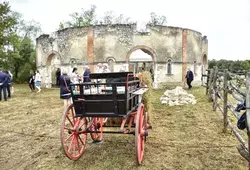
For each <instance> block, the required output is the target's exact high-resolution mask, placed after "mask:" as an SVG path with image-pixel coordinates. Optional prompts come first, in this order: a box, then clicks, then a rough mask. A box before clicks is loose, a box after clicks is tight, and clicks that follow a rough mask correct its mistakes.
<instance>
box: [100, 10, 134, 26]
mask: <svg viewBox="0 0 250 170" xmlns="http://www.w3.org/2000/svg"><path fill="white" fill-rule="evenodd" d="M99 23H100V24H105V25H112V24H132V23H133V21H132V20H131V18H130V17H125V16H124V15H123V14H120V15H119V16H117V15H116V14H115V13H114V12H113V11H107V12H105V13H104V17H103V20H101V21H99Z"/></svg>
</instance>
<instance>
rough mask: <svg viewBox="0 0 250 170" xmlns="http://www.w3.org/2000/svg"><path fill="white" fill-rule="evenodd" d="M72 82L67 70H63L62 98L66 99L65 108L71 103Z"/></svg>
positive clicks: (61, 81) (61, 82) (61, 80)
mask: <svg viewBox="0 0 250 170" xmlns="http://www.w3.org/2000/svg"><path fill="white" fill-rule="evenodd" d="M70 83H71V81H70V77H69V76H68V75H67V72H66V70H63V71H62V75H61V76H60V98H61V99H63V100H64V109H66V108H67V107H68V106H69V105H70V104H71V93H70Z"/></svg>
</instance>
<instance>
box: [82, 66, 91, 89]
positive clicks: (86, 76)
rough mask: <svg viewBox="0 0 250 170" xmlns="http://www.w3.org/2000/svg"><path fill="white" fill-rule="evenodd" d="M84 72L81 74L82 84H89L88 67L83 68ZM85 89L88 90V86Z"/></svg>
mask: <svg viewBox="0 0 250 170" xmlns="http://www.w3.org/2000/svg"><path fill="white" fill-rule="evenodd" d="M84 68H85V70H84V73H83V82H84V83H89V82H91V80H90V78H89V75H90V73H91V71H90V69H89V66H84ZM86 88H88V89H89V88H90V85H87V86H86Z"/></svg>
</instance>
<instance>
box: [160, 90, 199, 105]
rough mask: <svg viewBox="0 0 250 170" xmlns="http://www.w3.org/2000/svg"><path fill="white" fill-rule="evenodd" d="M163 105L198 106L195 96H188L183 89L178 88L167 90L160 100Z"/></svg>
mask: <svg viewBox="0 0 250 170" xmlns="http://www.w3.org/2000/svg"><path fill="white" fill-rule="evenodd" d="M160 101H161V104H167V105H169V106H175V105H184V104H196V100H195V97H194V95H192V94H188V93H187V91H186V90H184V89H183V88H182V87H180V86H177V87H176V88H175V89H173V90H166V91H165V93H164V94H163V95H162V96H161V98H160Z"/></svg>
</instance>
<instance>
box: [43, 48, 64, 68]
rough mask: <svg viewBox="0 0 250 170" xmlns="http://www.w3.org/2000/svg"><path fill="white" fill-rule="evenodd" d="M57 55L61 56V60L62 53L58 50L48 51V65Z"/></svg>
mask: <svg viewBox="0 0 250 170" xmlns="http://www.w3.org/2000/svg"><path fill="white" fill-rule="evenodd" d="M55 55H57V56H59V58H60V62H61V59H62V57H61V55H60V54H59V53H58V52H57V51H50V52H49V53H48V55H47V59H46V65H48V64H49V65H50V64H51V59H52V57H54V56H55Z"/></svg>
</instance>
